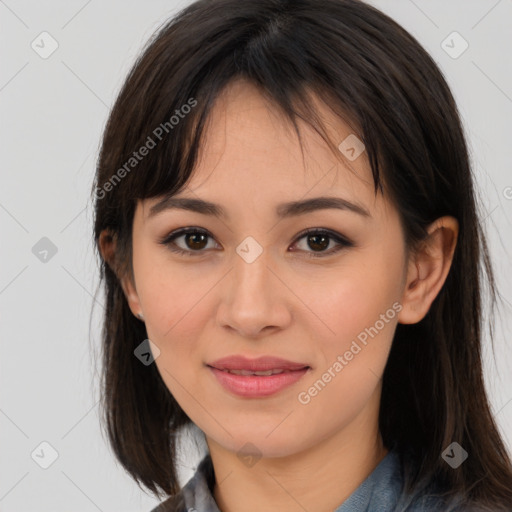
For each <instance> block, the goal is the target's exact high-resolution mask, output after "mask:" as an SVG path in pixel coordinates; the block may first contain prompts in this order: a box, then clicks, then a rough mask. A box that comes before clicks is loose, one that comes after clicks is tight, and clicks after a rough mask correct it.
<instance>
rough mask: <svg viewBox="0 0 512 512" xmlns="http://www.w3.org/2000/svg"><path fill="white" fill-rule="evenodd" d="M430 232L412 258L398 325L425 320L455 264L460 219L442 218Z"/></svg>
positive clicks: (433, 225) (433, 224) (430, 228)
mask: <svg viewBox="0 0 512 512" xmlns="http://www.w3.org/2000/svg"><path fill="white" fill-rule="evenodd" d="M427 231H428V236H427V238H426V239H425V240H424V241H423V242H422V243H421V244H420V247H419V248H418V249H417V250H416V251H414V253H413V254H412V255H411V257H410V259H409V263H408V270H407V278H406V281H405V288H404V292H403V296H402V302H401V304H402V310H401V311H400V313H399V315H398V323H402V324H415V323H417V322H419V321H420V320H422V319H423V318H424V317H425V315H426V314H427V313H428V311H429V309H430V306H431V305H432V302H434V299H435V298H436V296H437V294H438V293H439V291H440V290H441V288H442V287H443V284H444V282H445V280H446V277H447V276H448V272H449V270H450V267H451V264H452V260H453V253H454V252H455V246H456V245H457V236H458V233H459V223H458V221H457V219H456V218H455V217H451V216H445V217H440V218H439V219H437V220H436V221H434V222H433V223H432V224H430V226H429V227H428V228H427Z"/></svg>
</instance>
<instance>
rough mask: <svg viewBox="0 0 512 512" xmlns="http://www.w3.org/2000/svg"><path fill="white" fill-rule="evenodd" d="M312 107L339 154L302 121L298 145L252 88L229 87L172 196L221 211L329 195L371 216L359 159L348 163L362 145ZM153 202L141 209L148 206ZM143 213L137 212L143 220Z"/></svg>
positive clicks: (322, 108) (368, 186) (321, 107)
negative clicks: (196, 199) (188, 173)
mask: <svg viewBox="0 0 512 512" xmlns="http://www.w3.org/2000/svg"><path fill="white" fill-rule="evenodd" d="M311 101H312V103H313V105H314V107H315V111H316V112H317V113H318V115H319V117H320V118H321V121H322V125H323V126H324V127H325V129H326V130H327V136H329V137H330V138H331V140H332V142H333V143H334V144H335V146H338V145H340V144H341V148H342V149H341V150H340V151H339V154H338V153H333V151H332V150H331V148H329V147H328V145H327V143H326V142H325V140H324V139H323V138H322V137H321V136H320V135H319V134H318V133H317V132H316V131H315V130H314V129H313V128H312V127H311V126H310V125H309V124H308V123H305V122H303V121H302V120H301V119H297V122H298V125H299V129H300V134H301V141H299V139H298V137H297V134H296V132H295V131H294V128H293V125H292V124H291V123H290V121H289V120H288V118H287V117H285V115H284V114H283V113H282V112H281V111H280V110H279V109H278V108H277V107H276V106H275V105H273V104H272V102H270V101H268V100H267V99H266V98H265V97H264V96H263V95H262V94H261V93H260V91H259V90H258V89H257V88H256V87H255V86H254V85H253V84H251V83H249V82H247V81H245V80H237V81H235V82H232V83H230V84H229V85H228V86H227V87H226V88H225V89H224V90H223V91H222V92H221V94H220V95H219V96H218V98H217V99H216V102H215V104H214V106H213V108H212V110H211V111H210V115H209V118H208V121H207V123H206V124H205V128H204V132H203V144H202V146H201V147H200V149H199V154H198V159H197V162H196V166H195V168H194V171H193V173H192V175H191V177H190V178H189V181H188V183H187V185H186V187H185V189H184V190H183V193H181V192H180V193H179V194H178V195H180V196H181V195H187V196H190V192H192V193H194V197H201V198H204V199H207V200H210V201H214V202H216V203H221V204H223V205H227V206H226V208H227V209H229V207H230V205H232V206H233V208H234V209H236V208H237V205H238V206H239V207H241V208H242V207H244V206H246V207H249V206H252V207H254V208H258V207H260V208H264V207H265V206H264V205H266V204H269V205H272V204H273V205H275V204H277V203H282V202H284V201H286V200H288V201H296V200H298V199H304V198H307V197H308V196H311V197H317V196H325V195H331V196H338V197H343V198H344V199H346V200H348V201H352V202H358V203H359V204H365V207H366V209H367V210H372V208H374V206H375V204H374V203H375V201H376V197H375V195H374V184H373V177H372V174H371V169H370V165H369V161H368V159H367V155H366V152H365V151H364V150H363V151H362V152H361V153H360V154H359V156H357V158H355V159H349V158H347V154H348V155H349V156H350V155H351V154H350V153H347V151H346V150H347V148H348V149H351V147H354V148H355V150H357V151H358V152H359V151H361V149H362V148H361V146H362V142H360V141H359V139H358V138H356V137H357V136H356V135H355V134H354V131H353V129H352V128H351V127H350V126H349V125H348V124H347V123H346V122H345V121H344V120H343V119H341V118H340V117H339V116H337V115H336V114H335V113H334V112H333V111H332V110H331V109H330V108H329V106H328V105H326V104H325V103H323V102H322V101H320V100H318V98H317V97H315V96H311ZM347 141H348V142H347ZM301 143H302V148H303V152H302V151H301ZM358 143H359V144H361V146H357V144H358ZM363 148H364V146H363ZM353 154H354V152H352V155H353ZM158 199H159V198H155V199H153V200H150V201H148V203H149V206H152V205H154V204H156V203H157V202H158ZM149 211H150V209H149V208H144V212H145V215H146V216H147V215H148V213H149Z"/></svg>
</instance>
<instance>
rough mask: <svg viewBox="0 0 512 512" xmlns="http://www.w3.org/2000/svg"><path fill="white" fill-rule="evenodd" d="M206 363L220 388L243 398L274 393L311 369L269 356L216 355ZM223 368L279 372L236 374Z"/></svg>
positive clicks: (304, 365) (307, 366)
mask: <svg viewBox="0 0 512 512" xmlns="http://www.w3.org/2000/svg"><path fill="white" fill-rule="evenodd" d="M207 366H208V368H209V370H210V371H211V372H212V373H213V375H214V376H215V377H216V379H217V381H218V382H219V383H220V384H221V386H222V387H223V388H224V389H226V390H227V391H230V392H231V393H234V394H235V395H238V396H242V397H245V398H258V397H265V396H270V395H273V394H275V393H278V392H279V391H282V390H283V389H285V388H287V387H288V386H291V385H292V384H294V383H295V382H297V381H298V380H299V379H301V378H302V377H303V376H304V375H305V374H306V373H307V372H308V371H309V370H311V367H310V366H309V365H307V364H304V363H297V362H294V361H288V360H286V359H281V358H279V357H273V356H263V357H259V358H257V359H248V358H246V357H245V356H241V355H235V356H229V357H224V358H222V359H218V360H216V361H214V362H212V363H209V364H207ZM227 370H245V371H269V370H283V372H282V373H278V374H275V375H236V374H233V373H229V372H228V371H227Z"/></svg>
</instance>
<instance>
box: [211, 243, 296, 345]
mask: <svg viewBox="0 0 512 512" xmlns="http://www.w3.org/2000/svg"><path fill="white" fill-rule="evenodd" d="M272 267H275V265H272V262H271V261H270V257H269V251H266V250H263V252H262V253H261V254H260V255H259V256H258V257H257V258H256V259H255V260H254V261H252V262H248V261H246V260H245V259H244V258H243V257H240V256H239V255H238V254H236V255H235V257H234V258H233V268H232V270H231V272H229V274H228V275H227V276H226V281H225V282H224V284H223V285H222V286H221V288H220V290H221V292H220V293H221V298H220V304H219V307H218V310H217V320H218V323H219V325H220V326H221V327H223V328H225V329H230V330H232V331H235V332H236V333H237V334H238V335H239V336H241V337H246V338H259V337H262V336H267V335H268V334H270V333H271V332H272V331H277V330H281V329H284V328H286V327H287V326H288V325H289V323H290V321H291V318H292V315H291V308H290V306H291V305H290V304H289V302H288V301H289V300H290V295H291V294H290V292H289V291H288V289H287V287H286V286H285V285H284V284H283V283H282V280H281V279H280V278H279V272H278V271H276V270H274V268H272Z"/></svg>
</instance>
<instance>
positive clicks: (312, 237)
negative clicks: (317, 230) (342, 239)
mask: <svg viewBox="0 0 512 512" xmlns="http://www.w3.org/2000/svg"><path fill="white" fill-rule="evenodd" d="M319 239H320V240H321V241H322V242H319V241H318V240H319ZM311 241H313V243H311ZM308 244H309V246H310V247H311V249H315V245H316V249H320V250H323V249H325V248H326V247H328V246H329V239H328V237H326V236H325V235H310V236H309V237H308Z"/></svg>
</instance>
